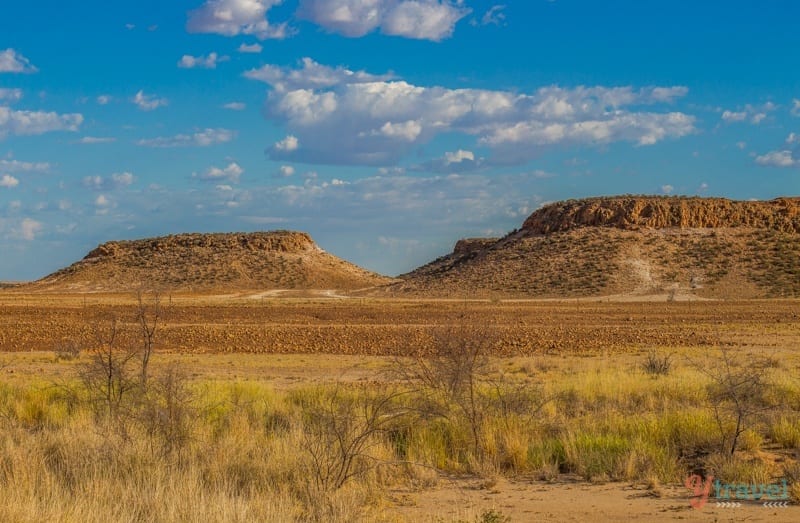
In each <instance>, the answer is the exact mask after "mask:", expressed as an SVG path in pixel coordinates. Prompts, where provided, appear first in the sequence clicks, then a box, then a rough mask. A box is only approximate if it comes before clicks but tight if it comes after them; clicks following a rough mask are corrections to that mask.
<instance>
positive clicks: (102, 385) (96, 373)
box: [79, 316, 139, 421]
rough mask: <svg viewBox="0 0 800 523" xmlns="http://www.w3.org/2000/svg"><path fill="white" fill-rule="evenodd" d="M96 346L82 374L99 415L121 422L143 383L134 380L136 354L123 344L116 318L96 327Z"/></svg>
mask: <svg viewBox="0 0 800 523" xmlns="http://www.w3.org/2000/svg"><path fill="white" fill-rule="evenodd" d="M92 333H93V337H94V347H93V348H92V349H91V350H90V352H89V358H88V360H87V361H86V362H84V364H83V365H82V366H81V369H80V371H79V375H80V378H81V381H82V382H83V386H84V388H85V390H86V392H87V394H88V399H89V401H90V402H91V404H92V406H93V407H94V409H95V413H96V414H97V415H99V416H101V417H103V418H104V419H105V420H106V421H114V420H116V421H119V420H120V417H121V416H122V415H123V414H125V412H126V410H127V409H126V408H125V407H126V404H125V400H127V399H128V396H129V395H131V393H132V391H134V390H136V389H138V387H139V383H138V381H137V380H136V379H135V378H134V376H135V374H134V372H135V370H134V369H135V367H134V364H135V360H136V351H135V350H132V349H131V348H129V347H125V346H124V344H123V343H122V342H121V341H120V338H121V336H120V327H119V324H118V322H117V319H116V317H114V316H108V317H105V318H100V319H97V320H96V321H95V322H94V323H93V325H92Z"/></svg>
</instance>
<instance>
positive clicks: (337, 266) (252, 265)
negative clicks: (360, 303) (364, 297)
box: [31, 231, 391, 292]
mask: <svg viewBox="0 0 800 523" xmlns="http://www.w3.org/2000/svg"><path fill="white" fill-rule="evenodd" d="M390 281H391V278H387V277H385V276H381V275H380V274H375V273H373V272H370V271H367V270H365V269H362V268H361V267H358V266H356V265H353V264H352V263H349V262H347V261H345V260H343V259H341V258H337V257H336V256H334V255H333V254H331V253H328V252H326V251H324V250H323V249H321V248H320V247H319V246H317V244H316V243H315V242H314V240H312V239H311V236H309V235H308V234H306V233H303V232H292V231H267V232H253V233H211V234H177V235H173V236H163V237H161V238H146V239H142V240H127V241H111V242H107V243H104V244H102V245H100V246H99V247H97V248H96V249H94V250H93V251H91V252H90V253H89V254H87V255H86V257H84V258H83V259H82V260H81V261H79V262H76V263H73V264H72V265H70V266H69V267H65V268H63V269H61V270H59V271H56V272H54V273H53V274H51V275H49V276H46V277H45V278H42V279H41V280H39V281H37V282H33V283H32V284H31V286H33V287H36V288H38V289H48V290H52V289H66V290H77V291H81V292H84V291H92V292H94V291H108V292H118V291H124V290H127V289H132V288H137V287H138V286H141V285H143V284H146V285H148V286H151V287H157V288H165V289H167V288H168V289H170V290H172V291H176V290H186V291H192V292H195V291H202V292H231V291H237V290H248V289H258V290H274V289H275V290H281V291H287V290H313V289H317V290H332V289H333V290H352V289H362V288H367V287H373V286H375V285H381V284H385V283H388V282H390Z"/></svg>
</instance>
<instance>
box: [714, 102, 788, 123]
mask: <svg viewBox="0 0 800 523" xmlns="http://www.w3.org/2000/svg"><path fill="white" fill-rule="evenodd" d="M776 108H777V106H776V105H775V104H774V103H772V102H767V103H765V104H762V105H751V104H747V105H745V106H744V108H741V109H739V110H736V111H730V110H725V111H723V112H722V121H724V122H725V123H738V122H750V123H751V124H753V125H758V124H760V123H761V122H763V121H764V120H765V119H766V118H767V116H768V115H769V113H770V112H772V111H774V110H775V109H776Z"/></svg>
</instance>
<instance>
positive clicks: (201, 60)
mask: <svg viewBox="0 0 800 523" xmlns="http://www.w3.org/2000/svg"><path fill="white" fill-rule="evenodd" d="M228 60H230V57H228V56H219V55H218V54H217V53H210V54H209V55H208V56H191V55H188V54H185V55H183V56H182V57H181V59H180V60H179V61H178V67H180V68H182V69H194V68H197V67H199V68H202V69H216V68H217V64H218V63H221V62H227V61H228Z"/></svg>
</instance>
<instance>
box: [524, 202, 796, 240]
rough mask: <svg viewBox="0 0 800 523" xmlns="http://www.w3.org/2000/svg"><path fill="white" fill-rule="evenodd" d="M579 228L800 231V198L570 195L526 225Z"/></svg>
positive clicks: (543, 230)
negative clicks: (598, 196)
mask: <svg viewBox="0 0 800 523" xmlns="http://www.w3.org/2000/svg"><path fill="white" fill-rule="evenodd" d="M580 227H614V228H617V229H627V230H636V229H642V228H648V229H667V228H681V229H705V228H714V229H717V228H730V227H749V228H756V229H771V230H775V231H780V232H788V233H797V232H800V198H777V199H775V200H771V201H734V200H727V199H725V198H696V197H693V198H687V197H659V196H641V197H639V196H621V197H614V198H589V199H585V200H567V201H563V202H558V203H553V204H550V205H547V206H545V207H542V208H541V209H539V210H538V211H536V212H534V213H533V214H531V215H530V217H528V219H527V220H525V223H524V224H523V225H522V228H523V230H525V231H528V232H532V233H536V234H548V233H551V232H556V231H567V230H570V229H577V228H580Z"/></svg>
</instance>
